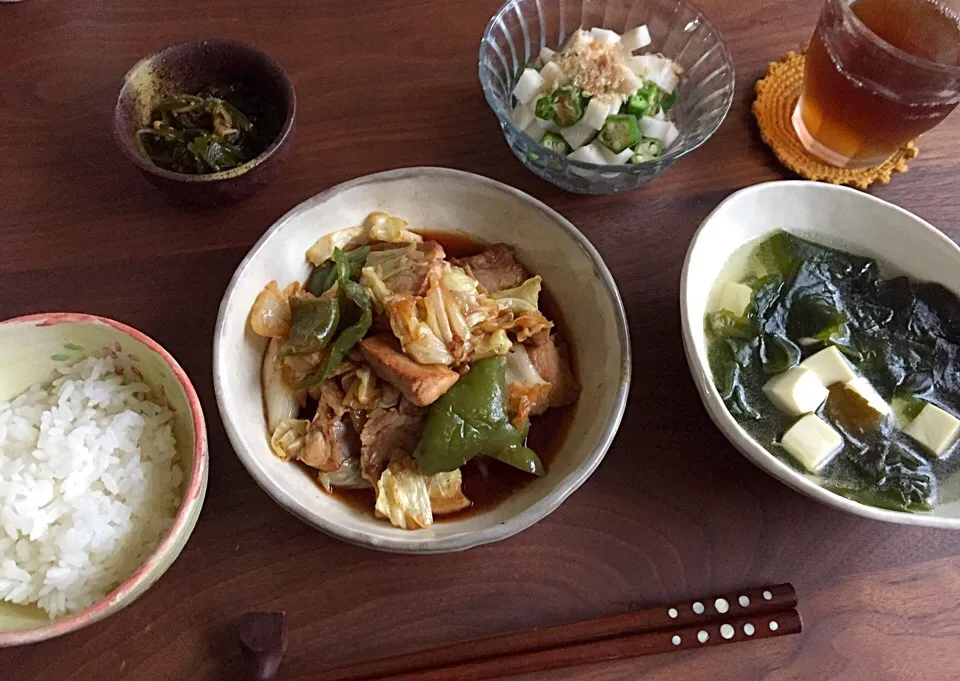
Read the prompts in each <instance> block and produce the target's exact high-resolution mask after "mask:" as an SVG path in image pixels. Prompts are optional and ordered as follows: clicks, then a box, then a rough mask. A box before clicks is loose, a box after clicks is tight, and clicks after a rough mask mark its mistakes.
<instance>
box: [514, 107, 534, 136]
mask: <svg viewBox="0 0 960 681" xmlns="http://www.w3.org/2000/svg"><path fill="white" fill-rule="evenodd" d="M534 118H536V116H534V114H533V109H531V108H530V107H529V106H527V105H526V104H517V105H516V106H515V107H514V108H513V111H511V112H510V120H512V121H513V122H514V123H516V124H517V127H518V128H520V129H521V130H525V129H526V128H527V127H528V126H529V125H530V124H531V123H533V119H534Z"/></svg>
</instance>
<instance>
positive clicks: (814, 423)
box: [780, 414, 843, 473]
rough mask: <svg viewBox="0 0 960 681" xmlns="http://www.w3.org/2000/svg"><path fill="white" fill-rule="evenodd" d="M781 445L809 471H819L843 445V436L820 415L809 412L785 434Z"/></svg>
mask: <svg viewBox="0 0 960 681" xmlns="http://www.w3.org/2000/svg"><path fill="white" fill-rule="evenodd" d="M780 446H781V447H783V448H784V449H786V450H787V451H788V452H789V453H790V455H791V456H792V457H793V458H795V459H796V460H797V461H799V462H800V463H801V464H803V467H804V468H806V469H807V470H808V471H810V472H811V473H817V472H819V471H820V469H821V468H823V467H824V465H826V464H827V462H829V461H830V459H832V458H833V456H834V455H835V454H836V453H837V452H839V451H840V449H841V448H842V447H843V438H842V437H840V433H838V432H837V431H835V430H834V429H833V428H831V427H830V426H829V425H828V424H827V423H826V422H825V421H824V420H823V419H821V418H820V417H819V416H817V415H816V414H807V415H806V416H804V417H803V418H801V419H800V420H799V421H797V422H796V423H794V424H793V425H792V426H790V428H789V430H787V432H786V433H784V434H783V437H782V438H781V439H780Z"/></svg>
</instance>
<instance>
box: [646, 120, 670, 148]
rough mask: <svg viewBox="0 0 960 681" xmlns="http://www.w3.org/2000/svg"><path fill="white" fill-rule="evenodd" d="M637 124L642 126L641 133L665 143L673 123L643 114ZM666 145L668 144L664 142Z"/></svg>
mask: <svg viewBox="0 0 960 681" xmlns="http://www.w3.org/2000/svg"><path fill="white" fill-rule="evenodd" d="M637 125H638V127H639V128H640V134H641V135H643V136H644V137H651V138H653V139H655V140H660V141H661V142H664V143H665V141H666V139H667V135H668V134H669V133H670V127H671V126H672V125H673V123H670V122H668V121H660V120H657V119H656V118H653V117H651V116H643V117H642V118H640V120H639V121H637ZM664 146H666V144H664Z"/></svg>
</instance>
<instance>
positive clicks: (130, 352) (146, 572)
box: [0, 313, 209, 677]
mask: <svg viewBox="0 0 960 681" xmlns="http://www.w3.org/2000/svg"><path fill="white" fill-rule="evenodd" d="M103 353H107V354H110V355H111V356H113V357H114V359H115V361H116V362H117V364H118V365H119V366H121V367H123V369H124V371H125V372H126V373H127V374H128V375H129V374H136V375H138V377H139V375H142V376H143V381H144V382H145V383H146V384H147V385H149V386H150V387H151V388H153V389H154V393H155V394H156V395H160V396H163V397H165V398H166V400H167V402H168V404H169V405H170V406H171V407H172V408H173V409H174V410H175V412H176V415H175V417H174V422H173V432H174V437H175V438H176V441H177V453H178V455H179V457H180V464H181V466H182V468H183V477H184V481H183V484H182V487H181V493H182V496H183V500H182V501H181V503H180V509H179V511H178V512H177V516H176V518H175V519H174V522H173V525H172V526H171V528H170V529H169V530H168V531H167V534H166V535H165V536H164V537H163V539H162V540H161V542H160V544H159V545H158V546H157V548H156V549H155V550H154V552H153V554H152V555H151V556H150V558H148V559H147V561H146V562H145V563H144V564H143V565H141V566H140V568H139V569H138V570H137V571H136V572H135V573H134V574H132V575H130V577H129V578H128V579H127V580H126V581H125V582H123V583H122V584H120V586H118V587H117V588H116V589H114V590H113V592H112V593H110V594H109V595H107V597H106V598H104V599H102V600H101V601H99V602H97V603H94V604H93V605H91V606H90V607H89V608H87V609H85V610H82V611H80V612H77V613H74V614H70V615H63V616H61V617H59V618H57V619H50V618H49V617H48V616H47V615H46V613H44V612H43V611H42V610H40V609H39V608H36V607H32V606H31V607H27V606H19V605H13V604H11V603H5V602H3V601H0V647H3V646H14V645H20V644H23V643H34V642H37V641H43V640H45V639H49V638H53V637H55V636H60V635H62V634H66V633H69V632H71V631H75V630H77V629H80V628H82V627H85V626H87V625H88V624H92V623H94V622H96V621H97V620H101V619H103V618H104V617H107V616H109V615H112V614H113V613H115V612H117V611H118V610H120V609H121V608H123V607H125V606H127V605H130V604H131V603H132V602H133V601H135V600H136V599H137V598H138V597H139V596H140V595H141V594H142V593H143V592H144V591H146V590H147V589H148V588H150V586H151V585H152V584H153V583H154V582H156V581H157V580H158V579H159V578H160V576H161V575H162V574H163V573H164V572H166V570H167V568H169V567H170V565H172V564H173V561H174V560H176V558H177V556H178V555H180V551H181V550H182V549H183V547H184V545H185V544H186V543H187V539H188V538H189V537H190V533H191V532H193V528H194V525H196V523H197V517H198V516H199V515H200V507H201V506H202V505H203V498H204V495H205V493H206V489H207V470H208V467H209V461H208V455H207V428H206V424H205V423H204V420H203V411H202V409H201V408H200V400H199V399H198V398H197V393H196V391H195V390H194V389H193V385H192V384H191V383H190V379H189V378H187V375H186V374H185V373H184V371H183V369H181V368H180V365H179V364H177V361H176V360H175V359H174V358H173V357H172V356H170V354H169V353H168V352H167V351H166V350H164V349H163V348H162V347H160V346H159V345H158V344H157V343H156V342H155V341H153V340H151V339H150V338H148V337H147V336H145V335H143V334H142V333H140V332H139V331H137V330H136V329H132V328H130V327H129V326H126V325H125V324H121V323H119V322H115V321H113V320H111V319H106V318H105V317H96V316H93V315H85V314H74V313H60V314H38V315H31V316H29V317H17V318H15V319H9V320H7V321H4V322H0V366H2V371H0V401H6V400H9V399H11V398H12V397H14V396H16V395H18V394H19V393H21V392H23V391H24V390H26V389H27V388H28V387H30V386H31V385H32V384H34V383H38V382H43V381H46V380H49V379H51V378H53V377H54V376H55V374H56V368H57V366H59V365H62V364H63V363H65V362H74V361H77V360H80V359H83V358H84V357H87V356H89V355H91V354H103ZM2 676H3V674H2V673H0V677H2Z"/></svg>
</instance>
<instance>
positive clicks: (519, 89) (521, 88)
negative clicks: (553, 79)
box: [513, 69, 543, 104]
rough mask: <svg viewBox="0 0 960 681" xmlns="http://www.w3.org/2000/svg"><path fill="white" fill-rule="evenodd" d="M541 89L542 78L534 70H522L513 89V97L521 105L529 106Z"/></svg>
mask: <svg viewBox="0 0 960 681" xmlns="http://www.w3.org/2000/svg"><path fill="white" fill-rule="evenodd" d="M542 89H543V76H541V75H540V73H539V72H538V71H537V70H536V69H524V70H523V73H522V74H521V75H520V78H519V80H517V84H516V85H515V86H514V88H513V96H514V97H516V98H517V101H518V102H520V103H521V104H529V103H530V102H532V101H533V100H534V99H536V97H537V95H538V94H539V93H540V91H541V90H542Z"/></svg>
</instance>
